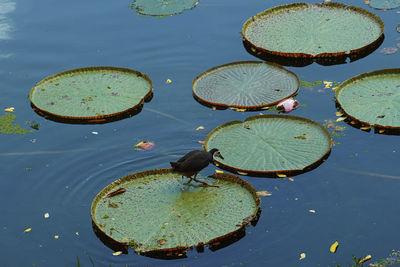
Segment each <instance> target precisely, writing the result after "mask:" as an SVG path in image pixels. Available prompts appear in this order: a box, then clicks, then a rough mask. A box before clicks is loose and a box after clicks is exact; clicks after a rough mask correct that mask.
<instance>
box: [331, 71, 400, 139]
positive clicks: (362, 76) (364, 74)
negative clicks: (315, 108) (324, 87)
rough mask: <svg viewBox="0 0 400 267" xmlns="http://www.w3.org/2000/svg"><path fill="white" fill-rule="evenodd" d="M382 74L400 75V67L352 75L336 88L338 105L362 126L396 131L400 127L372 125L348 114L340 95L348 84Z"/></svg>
mask: <svg viewBox="0 0 400 267" xmlns="http://www.w3.org/2000/svg"><path fill="white" fill-rule="evenodd" d="M380 74H399V75H400V68H390V69H380V70H374V71H370V72H365V73H362V74H359V75H357V76H354V77H351V78H350V79H347V80H346V81H344V82H342V83H341V84H340V85H339V86H338V88H336V92H335V98H336V102H337V103H338V105H339V106H340V108H341V110H342V111H343V113H344V114H345V115H346V117H348V118H350V119H351V120H353V121H355V122H358V123H359V124H360V125H362V126H370V127H374V128H375V129H388V130H394V131H395V132H397V131H399V130H400V127H393V126H388V125H380V124H373V125H371V124H370V123H369V122H366V121H362V120H359V119H357V118H356V117H354V116H352V115H350V114H348V113H347V112H346V110H345V109H344V108H343V106H342V104H341V103H340V101H339V99H338V96H339V94H340V92H341V91H342V90H343V88H345V86H346V85H349V84H351V83H353V82H355V81H358V80H360V79H363V78H366V77H370V76H375V75H380Z"/></svg>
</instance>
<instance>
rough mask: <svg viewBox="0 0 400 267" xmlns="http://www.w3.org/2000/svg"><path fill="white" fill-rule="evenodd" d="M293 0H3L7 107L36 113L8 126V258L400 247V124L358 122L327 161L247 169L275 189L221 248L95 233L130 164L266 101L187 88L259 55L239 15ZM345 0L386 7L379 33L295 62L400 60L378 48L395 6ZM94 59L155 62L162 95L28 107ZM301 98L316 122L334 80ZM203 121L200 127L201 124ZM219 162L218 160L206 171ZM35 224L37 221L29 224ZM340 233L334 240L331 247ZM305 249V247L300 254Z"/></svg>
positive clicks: (156, 156) (140, 165) (286, 257)
mask: <svg viewBox="0 0 400 267" xmlns="http://www.w3.org/2000/svg"><path fill="white" fill-rule="evenodd" d="M287 3H290V2H289V1H263V0H249V1H228V0H220V1H210V0H201V1H200V3H199V5H198V6H197V7H195V8H194V9H192V10H188V11H185V12H183V13H182V14H179V15H176V16H171V17H166V18H155V17H144V16H139V15H138V14H137V13H136V12H135V10H133V9H131V8H129V7H128V6H129V4H131V3H130V2H129V1H105V0H97V1H77V0H70V1H58V2H54V1H50V0H39V1H28V0H19V1H16V2H13V1H8V0H0V66H1V67H0V88H1V95H0V103H1V108H2V110H1V111H0V115H1V116H2V115H4V114H5V113H6V112H4V111H3V109H4V108H7V107H14V108H15V111H14V113H13V114H15V115H16V120H15V123H18V124H20V125H21V127H24V128H28V129H29V126H28V125H25V122H27V121H35V122H36V123H39V124H40V126H39V130H35V131H34V132H33V133H28V134H26V135H18V134H16V135H8V134H0V166H1V168H0V170H1V171H0V174H1V175H0V200H1V222H0V233H1V234H0V236H1V245H0V255H1V257H0V259H1V260H0V262H1V264H0V265H2V266H78V263H77V257H79V260H80V263H81V265H82V266H85V267H86V266H110V264H112V266H126V265H130V266H242V265H243V266H335V265H336V264H341V265H342V266H347V265H349V264H350V263H351V262H352V258H351V256H352V254H355V255H356V256H357V257H364V256H366V255H368V254H371V255H372V257H373V260H376V261H377V260H379V259H381V258H385V257H387V256H388V255H389V254H390V253H391V251H392V249H395V250H399V249H400V246H399V240H400V231H399V225H400V216H399V214H400V206H399V205H398V203H399V202H400V194H399V191H400V164H399V163H400V161H399V154H400V139H399V138H400V137H399V136H395V135H384V134H374V133H373V131H371V132H365V131H361V130H359V129H356V128H353V127H347V128H346V129H345V131H343V132H340V136H337V137H333V140H334V142H335V143H336V145H335V146H334V147H333V148H332V152H331V154H330V156H329V158H328V159H327V161H326V162H325V163H323V164H322V165H320V166H319V167H318V168H316V169H315V170H313V171H311V172H307V173H304V174H302V175H298V176H295V177H293V179H294V181H289V180H288V179H268V178H252V177H242V178H244V179H246V180H247V181H248V182H250V183H251V184H252V185H253V186H254V187H255V189H256V190H257V191H258V190H268V191H270V192H272V196H270V197H262V206H261V207H262V213H261V217H260V220H259V222H258V224H257V225H256V227H252V226H251V227H249V228H248V230H247V235H246V236H245V237H244V238H243V239H241V240H239V241H238V242H236V243H234V244H232V245H230V246H228V247H226V248H223V249H221V250H217V251H215V252H211V251H209V250H207V249H206V250H205V252H204V253H197V252H191V253H189V255H188V257H187V258H185V259H179V260H171V261H166V260H160V259H153V258H149V257H144V256H138V255H136V254H133V253H130V254H128V255H120V256H113V255H112V253H113V251H112V250H111V249H109V248H108V247H106V246H105V245H104V244H103V243H102V242H101V241H100V240H99V239H98V238H97V237H96V236H95V234H94V233H93V230H92V225H91V217H90V205H91V203H92V200H93V198H94V197H95V195H96V194H97V193H98V192H99V191H100V190H101V189H102V188H103V187H105V186H106V185H108V184H110V183H111V182H112V181H114V180H116V179H118V178H120V177H122V176H125V175H127V174H130V173H133V172H138V171H143V170H147V169H154V168H165V167H169V161H172V160H176V159H177V158H178V157H180V156H182V155H183V154H184V153H186V152H188V151H190V150H193V149H200V148H201V145H200V144H199V143H198V142H197V141H198V140H204V139H205V136H206V135H207V133H208V132H209V131H211V130H212V129H214V128H215V127H216V126H218V125H220V124H222V123H225V122H228V121H231V120H243V119H245V118H246V117H248V116H251V115H256V114H258V112H255V113H254V112H236V111H233V110H218V111H213V110H211V109H210V108H207V107H205V106H202V105H200V104H199V103H198V102H197V101H195V100H194V98H193V97H192V92H191V83H192V81H193V79H194V78H195V77H196V76H197V75H199V74H200V73H202V72H204V71H205V70H207V69H209V68H211V67H215V66H218V65H222V64H226V63H229V62H233V61H241V60H258V59H256V58H255V57H253V56H252V55H250V54H249V53H247V52H246V50H245V49H244V47H243V44H242V41H241V36H240V32H241V28H242V25H243V23H244V22H245V21H246V20H247V19H248V18H249V17H251V16H253V15H255V14H257V13H258V12H261V11H263V10H265V9H267V8H270V7H273V6H275V5H280V4H287ZM346 3H348V4H353V5H357V6H360V7H362V8H365V9H367V10H369V11H371V12H373V13H375V14H377V15H378V16H380V17H381V18H382V20H383V22H384V23H385V40H384V42H383V44H382V45H381V46H380V47H379V48H378V49H377V50H376V51H375V52H373V53H372V54H371V55H369V56H367V57H365V58H362V59H360V60H357V61H355V62H352V63H348V64H342V65H334V66H328V67H327V66H322V65H319V64H316V63H314V64H311V65H309V66H306V67H288V69H289V70H291V71H293V72H295V73H296V74H297V75H298V76H299V77H300V79H301V80H305V81H309V82H313V81H321V80H332V81H336V82H342V81H344V80H346V79H348V78H350V77H352V76H355V75H358V74H360V73H363V72H368V71H373V70H377V69H383V68H398V67H399V62H400V53H399V52H398V53H397V54H393V55H384V54H382V53H380V50H381V48H383V47H393V46H395V45H396V39H397V38H399V37H400V34H399V33H397V32H396V26H397V24H398V23H399V22H400V20H399V16H400V14H399V12H398V11H399V9H397V10H396V9H395V10H389V11H380V10H374V9H371V8H370V7H369V6H368V5H366V4H364V1H361V0H359V1H346ZM87 66H116V67H126V68H132V69H136V70H139V71H141V72H143V73H146V74H147V75H148V76H149V77H150V78H151V79H152V81H153V85H154V97H153V99H152V100H151V102H149V103H146V104H145V106H144V109H143V110H142V112H141V113H139V114H138V115H136V116H134V117H132V118H129V119H124V120H120V121H116V122H112V123H107V124H101V125H73V124H63V123H57V122H53V121H50V120H46V119H45V118H43V117H40V116H39V115H37V114H36V113H35V112H34V111H33V110H32V109H31V107H30V101H29V98H28V94H29V91H30V89H31V88H32V87H33V86H34V85H35V84H36V83H37V82H39V81H40V80H42V79H43V78H45V77H47V76H49V75H53V74H55V73H58V72H61V71H65V70H68V69H74V68H80V67H87ZM167 79H171V81H172V82H171V83H169V84H167V83H166V80H167ZM297 99H298V100H299V102H300V103H301V104H306V105H307V107H300V108H298V109H297V110H295V111H293V112H292V113H291V114H292V115H295V116H302V117H306V118H309V119H312V120H315V121H317V122H318V123H320V124H324V121H325V120H329V119H336V116H335V112H336V109H335V102H334V92H332V91H331V90H330V89H323V86H316V87H314V88H301V89H300V91H299V94H298V97H297ZM264 113H265V114H268V111H266V112H264ZM338 125H340V126H348V125H347V124H345V123H344V122H341V123H338ZM198 126H204V127H205V130H199V131H196V128H197V127H198ZM93 132H97V133H98V134H93ZM138 139H140V140H149V141H153V142H155V144H156V147H155V149H154V150H151V151H135V150H134V149H133V146H134V145H135V144H136V143H137V142H138ZM214 170H215V166H211V165H210V166H209V167H208V168H206V169H204V170H203V172H202V174H204V175H207V174H210V173H213V172H214ZM309 210H315V213H312V212H310V211H309ZM45 213H49V218H44V214H45ZM27 228H31V231H30V232H24V230H25V229H27ZM55 236H58V238H55ZM336 240H337V241H338V242H339V247H338V250H337V252H336V253H335V254H333V253H331V252H330V251H329V248H330V245H331V244H332V243H333V242H335V241H336ZM301 253H305V254H306V258H305V259H302V260H299V258H300V254H301Z"/></svg>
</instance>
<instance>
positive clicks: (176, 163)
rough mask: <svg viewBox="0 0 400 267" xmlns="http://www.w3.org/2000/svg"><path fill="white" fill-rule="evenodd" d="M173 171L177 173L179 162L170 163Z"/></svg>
mask: <svg viewBox="0 0 400 267" xmlns="http://www.w3.org/2000/svg"><path fill="white" fill-rule="evenodd" d="M170 164H171V167H172V170H173V171H175V170H176V169H177V167H178V166H179V162H173V161H171V162H170Z"/></svg>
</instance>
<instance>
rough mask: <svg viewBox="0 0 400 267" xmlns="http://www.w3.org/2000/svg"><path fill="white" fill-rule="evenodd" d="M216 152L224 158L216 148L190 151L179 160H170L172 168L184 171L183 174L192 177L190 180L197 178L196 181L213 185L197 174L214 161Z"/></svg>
mask: <svg viewBox="0 0 400 267" xmlns="http://www.w3.org/2000/svg"><path fill="white" fill-rule="evenodd" d="M214 154H215V155H216V156H218V157H220V158H222V159H223V157H222V155H221V153H220V152H219V151H218V149H216V148H213V149H211V150H210V151H209V152H207V151H204V150H193V151H190V152H189V153H187V154H186V155H185V156H183V157H182V158H180V159H179V160H178V161H177V162H170V163H171V167H172V170H173V171H176V172H180V173H182V176H186V177H188V178H189V179H190V180H189V182H191V181H192V180H195V181H196V182H199V183H202V184H205V185H207V186H213V185H210V184H208V183H206V182H204V181H200V180H198V179H196V176H197V174H198V173H199V171H201V170H202V169H204V168H205V167H207V166H208V164H210V163H211V162H213V156H214ZM193 175H194V176H193ZM192 176H193V177H192Z"/></svg>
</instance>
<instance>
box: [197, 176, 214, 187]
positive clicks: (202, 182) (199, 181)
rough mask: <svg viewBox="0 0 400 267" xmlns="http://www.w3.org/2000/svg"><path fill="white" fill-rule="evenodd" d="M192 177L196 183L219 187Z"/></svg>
mask: <svg viewBox="0 0 400 267" xmlns="http://www.w3.org/2000/svg"><path fill="white" fill-rule="evenodd" d="M192 179H193V180H195V181H196V182H198V183H201V184H204V185H206V186H209V187H219V186H218V185H212V184H209V183H207V182H204V181H201V180H198V179H197V178H196V177H194V178H192Z"/></svg>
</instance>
